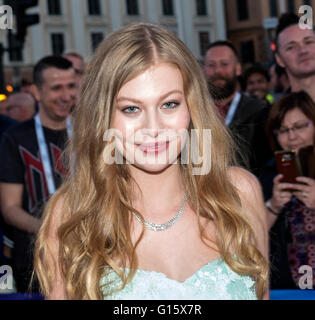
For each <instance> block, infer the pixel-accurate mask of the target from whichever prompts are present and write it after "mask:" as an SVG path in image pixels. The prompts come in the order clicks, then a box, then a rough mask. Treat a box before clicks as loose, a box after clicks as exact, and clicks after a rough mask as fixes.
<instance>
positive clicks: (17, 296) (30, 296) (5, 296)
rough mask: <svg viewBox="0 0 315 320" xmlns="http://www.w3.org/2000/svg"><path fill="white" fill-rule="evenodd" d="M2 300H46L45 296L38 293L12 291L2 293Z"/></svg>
mask: <svg viewBox="0 0 315 320" xmlns="http://www.w3.org/2000/svg"><path fill="white" fill-rule="evenodd" d="M0 300H44V297H43V296H42V295H40V294H37V293H30V294H27V293H25V294H24V293H10V294H0Z"/></svg>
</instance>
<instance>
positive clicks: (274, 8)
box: [269, 0, 278, 17]
mask: <svg viewBox="0 0 315 320" xmlns="http://www.w3.org/2000/svg"><path fill="white" fill-rule="evenodd" d="M269 6H270V17H277V16H278V3H277V0H269Z"/></svg>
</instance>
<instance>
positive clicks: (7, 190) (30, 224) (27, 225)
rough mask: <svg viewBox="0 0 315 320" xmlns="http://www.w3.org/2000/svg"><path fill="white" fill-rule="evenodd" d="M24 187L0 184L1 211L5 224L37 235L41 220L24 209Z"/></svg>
mask: <svg viewBox="0 0 315 320" xmlns="http://www.w3.org/2000/svg"><path fill="white" fill-rule="evenodd" d="M22 197H23V185H22V184H14V183H0V203H1V211H2V214H3V218H4V220H5V222H6V223H7V224H9V225H11V226H13V227H15V228H17V229H20V230H23V231H26V232H28V233H34V234H36V233H37V232H38V230H39V227H40V220H39V219H38V218H36V217H33V216H32V215H30V214H29V213H27V212H26V211H25V210H24V209H23V208H22Z"/></svg>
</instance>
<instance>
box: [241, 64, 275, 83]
mask: <svg viewBox="0 0 315 320" xmlns="http://www.w3.org/2000/svg"><path fill="white" fill-rule="evenodd" d="M254 73H259V74H261V75H262V76H264V77H265V78H266V80H267V81H268V82H269V81H270V76H269V73H268V71H267V70H266V69H265V68H264V67H263V66H262V65H261V64H254V65H253V66H251V67H249V68H248V69H246V70H245V72H244V82H245V86H247V81H248V78H249V77H250V76H251V75H252V74H254Z"/></svg>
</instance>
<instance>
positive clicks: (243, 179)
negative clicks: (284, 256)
mask: <svg viewBox="0 0 315 320" xmlns="http://www.w3.org/2000/svg"><path fill="white" fill-rule="evenodd" d="M231 177H232V183H233V184H234V185H235V186H236V188H237V189H238V191H239V195H240V198H241V202H242V206H243V208H244V210H245V211H246V212H247V213H248V219H249V222H250V224H251V226H252V228H253V231H254V234H255V237H256V241H257V243H256V245H257V249H258V250H259V251H260V252H261V254H262V255H263V256H264V257H265V259H266V260H267V261H269V252H268V247H269V245H268V227H267V209H266V207H265V204H264V200H263V195H262V190H261V185H260V183H259V181H258V180H257V178H256V177H255V176H254V175H253V174H251V173H250V172H248V171H246V170H244V169H241V168H232V169H231ZM268 286H269V284H268ZM263 299H265V300H267V299H269V290H268V289H267V290H266V292H265V295H264V297H263Z"/></svg>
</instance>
